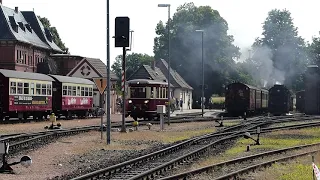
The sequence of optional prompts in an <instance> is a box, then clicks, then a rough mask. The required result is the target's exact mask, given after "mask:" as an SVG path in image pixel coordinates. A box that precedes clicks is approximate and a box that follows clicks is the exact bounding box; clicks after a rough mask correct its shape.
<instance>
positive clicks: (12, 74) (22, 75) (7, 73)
mask: <svg viewBox="0 0 320 180" xmlns="http://www.w3.org/2000/svg"><path fill="white" fill-rule="evenodd" d="M0 73H1V74H2V75H3V76H4V77H8V78H19V79H32V80H41V81H54V79H52V78H51V77H50V76H47V75H45V74H40V73H30V72H21V71H13V70H7V69H0Z"/></svg>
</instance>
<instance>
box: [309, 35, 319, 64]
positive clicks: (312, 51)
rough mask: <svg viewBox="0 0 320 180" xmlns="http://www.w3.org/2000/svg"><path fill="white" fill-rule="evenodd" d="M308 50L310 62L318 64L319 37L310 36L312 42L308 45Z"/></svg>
mask: <svg viewBox="0 0 320 180" xmlns="http://www.w3.org/2000/svg"><path fill="white" fill-rule="evenodd" d="M319 34H320V33H319ZM308 52H309V57H310V61H311V63H312V64H316V65H318V66H320V37H312V42H311V44H309V46H308Z"/></svg>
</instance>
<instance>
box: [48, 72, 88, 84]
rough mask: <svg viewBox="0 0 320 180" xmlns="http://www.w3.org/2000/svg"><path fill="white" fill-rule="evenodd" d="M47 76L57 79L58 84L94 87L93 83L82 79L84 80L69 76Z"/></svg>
mask: <svg viewBox="0 0 320 180" xmlns="http://www.w3.org/2000/svg"><path fill="white" fill-rule="evenodd" d="M49 76H51V77H53V78H55V79H57V80H58V81H59V82H62V83H74V84H88V85H94V82H92V81H90V80H88V79H84V78H78V77H70V76H59V75H52V74H49Z"/></svg>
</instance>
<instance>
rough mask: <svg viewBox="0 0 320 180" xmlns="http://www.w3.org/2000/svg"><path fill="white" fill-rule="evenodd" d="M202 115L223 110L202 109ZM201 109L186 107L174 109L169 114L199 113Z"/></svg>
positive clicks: (210, 114) (209, 114) (211, 114)
mask: <svg viewBox="0 0 320 180" xmlns="http://www.w3.org/2000/svg"><path fill="white" fill-rule="evenodd" d="M203 111H204V116H207V117H208V116H213V115H214V114H217V113H220V112H223V111H221V110H218V109H204V110H203ZM201 112H202V110H201V109H186V110H182V111H180V110H176V111H174V112H173V113H172V114H171V116H177V115H184V114H186V115H187V114H188V113H201Z"/></svg>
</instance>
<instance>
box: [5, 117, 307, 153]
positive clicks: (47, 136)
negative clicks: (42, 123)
mask: <svg viewBox="0 0 320 180" xmlns="http://www.w3.org/2000/svg"><path fill="white" fill-rule="evenodd" d="M281 118H285V117H281ZM309 118H310V117H309ZM258 119H259V118H258V117H256V118H252V119H251V120H249V121H247V122H243V123H250V122H251V123H252V124H257V123H266V122H264V121H258ZM291 119H292V118H289V119H287V120H288V121H292V120H291ZM307 119H308V117H305V118H304V119H301V120H307ZM195 121H212V118H211V119H210V118H198V119H180V120H173V121H172V123H187V122H195ZM271 121H273V122H274V123H276V122H279V123H280V122H284V120H278V121H275V120H271ZM147 123H148V122H141V123H140V125H142V126H143V125H146V124H147ZM153 123H155V124H157V123H159V122H153ZM243 123H241V124H238V125H234V126H230V127H227V128H224V129H222V130H221V131H220V136H222V135H230V134H231V133H221V132H227V131H231V130H234V129H239V128H240V127H241V126H243ZM130 126H132V124H130V123H127V127H130ZM120 127H121V124H120V123H114V124H112V128H120ZM91 130H100V126H84V127H76V128H71V129H58V130H48V131H41V132H36V133H21V134H16V133H15V134H6V135H1V136H0V141H5V142H8V143H9V144H10V152H11V153H16V152H19V151H20V150H23V149H28V148H29V147H33V145H37V144H41V143H44V142H46V141H50V140H52V137H54V138H58V137H62V136H68V135H73V134H79V133H82V132H88V131H91ZM218 135H219V134H217V136H218Z"/></svg>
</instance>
